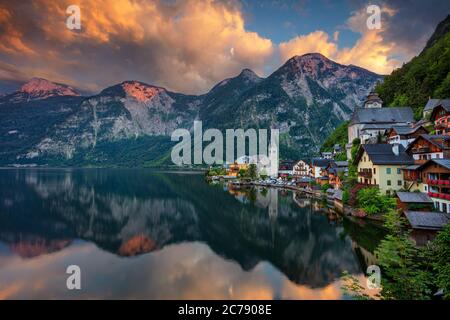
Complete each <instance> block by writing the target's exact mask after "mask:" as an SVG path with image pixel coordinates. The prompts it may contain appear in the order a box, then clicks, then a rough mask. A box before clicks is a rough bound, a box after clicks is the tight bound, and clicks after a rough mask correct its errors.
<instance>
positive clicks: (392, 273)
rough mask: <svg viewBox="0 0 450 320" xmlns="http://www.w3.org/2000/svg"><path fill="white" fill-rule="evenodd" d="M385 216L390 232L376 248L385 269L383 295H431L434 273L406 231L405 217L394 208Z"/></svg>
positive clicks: (425, 296) (399, 296) (409, 297)
mask: <svg viewBox="0 0 450 320" xmlns="http://www.w3.org/2000/svg"><path fill="white" fill-rule="evenodd" d="M385 219H386V222H385V224H384V225H385V227H386V228H387V229H388V230H389V234H388V235H387V236H386V237H385V239H384V240H382V241H381V243H380V245H379V246H378V248H377V249H376V250H375V256H376V257H377V260H378V264H379V265H380V266H381V269H382V272H383V274H382V277H381V286H382V289H381V292H380V295H381V297H382V298H383V299H389V300H391V299H400V300H405V299H406V300H423V299H429V298H430V296H431V290H430V284H431V280H432V278H431V274H430V273H429V272H427V270H426V269H427V268H426V266H425V265H424V261H423V259H422V258H423V253H422V252H421V250H420V249H418V248H417V247H416V246H415V244H414V242H413V241H412V240H411V239H410V238H409V232H408V231H405V230H406V221H405V219H404V218H402V217H400V215H399V214H398V212H397V211H395V210H389V211H388V213H386V215H385ZM424 267H425V268H424Z"/></svg>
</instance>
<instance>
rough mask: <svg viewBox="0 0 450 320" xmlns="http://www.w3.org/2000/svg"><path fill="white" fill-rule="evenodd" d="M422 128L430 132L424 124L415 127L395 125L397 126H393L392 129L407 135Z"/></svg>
mask: <svg viewBox="0 0 450 320" xmlns="http://www.w3.org/2000/svg"><path fill="white" fill-rule="evenodd" d="M420 128H422V129H424V130H425V131H426V132H428V130H427V129H426V128H425V127H424V126H422V125H419V126H414V127H410V126H395V127H392V129H391V130H393V131H395V132H396V133H397V134H399V135H406V134H413V133H414V132H416V131H417V130H419V129H420Z"/></svg>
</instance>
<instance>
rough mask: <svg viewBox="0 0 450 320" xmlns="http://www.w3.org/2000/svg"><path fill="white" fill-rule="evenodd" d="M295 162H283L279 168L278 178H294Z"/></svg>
mask: <svg viewBox="0 0 450 320" xmlns="http://www.w3.org/2000/svg"><path fill="white" fill-rule="evenodd" d="M294 165H295V162H294V161H292V160H282V161H280V165H279V166H278V176H279V177H282V178H288V177H292V176H293V175H294Z"/></svg>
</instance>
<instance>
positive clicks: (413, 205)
mask: <svg viewBox="0 0 450 320" xmlns="http://www.w3.org/2000/svg"><path fill="white" fill-rule="evenodd" d="M396 194H397V207H398V208H400V209H402V211H407V210H415V211H431V210H433V200H431V198H430V197H429V196H428V194H426V193H424V192H400V191H397V193H396Z"/></svg>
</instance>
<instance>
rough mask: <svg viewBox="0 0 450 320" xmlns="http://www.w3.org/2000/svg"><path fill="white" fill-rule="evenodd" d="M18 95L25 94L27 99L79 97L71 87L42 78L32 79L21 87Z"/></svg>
mask: <svg viewBox="0 0 450 320" xmlns="http://www.w3.org/2000/svg"><path fill="white" fill-rule="evenodd" d="M18 92H19V93H22V94H27V95H28V97H29V98H35V99H45V98H48V97H53V96H79V95H80V94H79V93H78V92H77V91H75V90H74V89H73V88H72V87H69V86H67V85H65V84H59V83H54V82H51V81H49V80H46V79H42V78H32V79H31V80H30V81H28V82H27V83H25V84H24V85H22V87H20V89H19V90H18Z"/></svg>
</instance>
